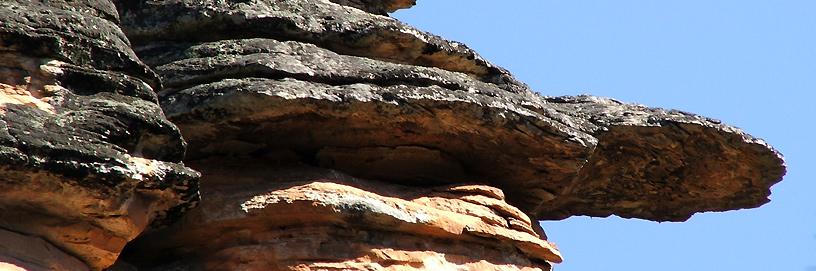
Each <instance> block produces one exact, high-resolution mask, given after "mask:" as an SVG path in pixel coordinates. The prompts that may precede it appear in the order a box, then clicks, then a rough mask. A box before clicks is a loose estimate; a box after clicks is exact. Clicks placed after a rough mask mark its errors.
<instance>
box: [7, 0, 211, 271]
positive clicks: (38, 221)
mask: <svg viewBox="0 0 816 271" xmlns="http://www.w3.org/2000/svg"><path fill="white" fill-rule="evenodd" d="M115 15H116V13H115V9H114V6H113V4H112V3H111V2H109V1H91V0H88V1H5V2H3V3H0V229H2V230H9V231H14V232H16V233H19V234H20V235H23V236H25V238H27V239H32V240H36V239H37V238H42V239H43V240H45V241H47V242H48V243H50V244H51V245H53V246H54V247H57V248H59V249H61V250H63V251H65V252H66V253H68V254H71V255H73V256H75V257H77V258H78V259H80V260H81V261H82V262H84V264H87V265H88V266H89V267H90V268H91V269H101V268H104V267H107V266H109V265H110V264H112V263H113V262H114V261H115V260H116V258H117V256H118V254H119V252H120V251H121V249H122V248H123V247H124V246H125V244H126V243H127V241H129V240H131V239H133V238H135V237H136V236H137V235H138V234H139V233H141V232H142V231H143V230H144V229H145V228H146V227H147V226H148V225H149V224H150V223H151V222H153V221H157V220H160V219H163V218H164V217H167V216H168V215H170V216H172V215H175V213H177V212H179V211H181V210H183V209H184V208H185V206H187V205H189V204H190V203H191V202H192V201H194V200H195V199H196V198H197V192H196V191H197V190H196V189H197V187H196V185H195V178H196V177H197V173H196V172H194V171H192V170H190V169H188V168H185V167H184V166H183V165H182V164H181V163H180V161H181V158H182V157H183V155H184V148H185V146H184V142H183V141H182V140H181V134H180V133H179V130H178V129H177V128H176V126H175V125H173V124H172V123H170V122H169V121H168V120H167V119H166V118H165V117H164V114H163V113H162V111H161V108H160V107H159V105H158V103H157V97H156V94H155V93H154V92H153V87H154V86H158V85H159V81H158V77H157V76H156V75H155V73H153V72H152V71H150V70H149V68H147V66H145V65H144V64H142V63H141V61H139V60H138V58H137V57H136V55H135V53H134V52H133V50H131V49H130V45H129V43H128V41H127V39H126V38H125V36H124V34H123V33H122V32H121V30H119V28H118V26H117V25H116V21H117V19H116V18H117V17H116V16H115ZM17 252H19V253H23V254H20V255H16V256H14V257H15V258H16V259H25V258H30V259H39V260H42V261H44V262H46V263H47V262H48V260H47V259H48V258H40V256H48V255H45V254H41V253H40V252H38V251H35V250H22V249H21V250H19V251H17ZM27 252H31V253H34V255H24V254H25V253H27ZM6 256H7V255H6ZM55 260H56V259H55ZM60 261H62V260H60ZM30 264H34V265H40V263H38V262H36V261H33V262H30ZM66 264H68V263H66ZM23 267H25V266H23ZM45 267H48V268H56V267H53V266H52V267H49V266H44V267H43V268H45ZM65 267H66V268H65V269H63V270H79V269H75V268H73V267H72V265H66V266H65ZM69 267H70V268H69ZM31 268H33V269H34V270H37V269H38V268H39V267H36V266H35V267H31ZM57 269H62V268H61V267H60V268H57Z"/></svg>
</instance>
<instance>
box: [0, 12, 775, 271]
mask: <svg viewBox="0 0 816 271" xmlns="http://www.w3.org/2000/svg"><path fill="white" fill-rule="evenodd" d="M412 5H414V1H412V0H406V1H403V0H389V1H369V0H286V1H278V0H203V1H202V0H120V1H108V0H78V1H67V0H52V1H43V0H37V1H23V0H13V1H4V2H3V3H0V268H10V269H29V270H40V269H52V270H82V269H91V270H100V269H103V268H106V267H108V266H110V265H111V264H112V263H113V262H114V261H116V260H117V257H119V256H120V255H119V253H120V251H121V250H122V248H123V247H124V246H125V244H126V243H127V242H129V241H130V243H129V244H128V246H127V248H126V249H125V252H124V253H123V254H122V256H121V257H119V258H118V262H117V264H116V265H115V266H113V267H111V270H128V271H132V270H550V269H551V267H552V264H554V263H558V262H561V261H562V260H563V258H562V257H561V254H560V252H559V251H558V249H557V248H556V247H555V246H554V245H553V244H551V243H549V242H548V241H546V239H547V237H546V234H545V233H544V230H543V229H541V228H540V226H539V225H538V223H536V220H538V219H563V218H567V217H570V216H574V215H590V216H609V215H618V216H622V217H631V218H642V219H650V220H656V221H682V220H685V219H688V218H689V217H690V216H691V215H693V214H694V213H697V212H705V211H725V210H733V209H740V208H752V207H757V206H760V205H762V204H763V203H765V202H767V200H768V195H769V193H770V190H769V188H770V187H771V186H772V185H773V184H774V183H776V182H778V181H780V180H781V177H782V176H783V175H784V173H785V168H784V162H783V160H782V158H781V155H780V154H778V153H777V152H776V151H775V150H774V149H773V148H771V147H770V146H769V145H767V144H766V143H765V142H763V141H762V140H760V139H756V138H754V137H751V136H750V135H747V134H746V133H744V132H742V131H740V130H739V129H736V128H733V127H730V126H727V125H724V124H722V123H720V122H719V121H717V120H712V119H708V118H705V117H700V116H697V115H693V114H689V113H685V112H679V111H673V110H663V109H655V108H648V107H645V106H641V105H634V104H625V103H621V102H618V101H615V100H611V99H606V98H598V97H592V96H578V97H545V96H540V95H539V94H536V93H534V92H532V91H531V90H529V89H528V87H527V86H526V85H525V84H523V83H521V82H519V81H517V80H516V79H514V78H513V77H512V75H510V73H509V72H507V71H506V70H505V69H503V68H501V67H498V66H495V65H493V64H491V63H489V62H487V61H486V60H484V59H483V58H481V57H480V56H479V55H478V54H476V53H475V52H473V51H472V50H471V49H469V48H468V47H466V46H464V45H462V44H459V43H456V42H452V41H447V40H444V39H442V38H440V37H437V36H434V35H431V34H428V33H425V32H422V31H419V30H416V29H414V28H412V27H410V26H407V25H405V24H403V23H401V22H399V21H397V20H395V19H393V18H390V17H388V16H387V13H388V12H392V11H394V10H396V9H399V8H407V7H410V6H412ZM171 121H172V123H171ZM176 125H178V126H176ZM177 127H178V128H177ZM182 134H183V135H184V138H186V140H187V141H188V143H187V144H189V145H188V146H189V149H190V151H189V152H187V154H186V156H185V142H184V141H183V140H182ZM182 160H184V162H185V163H186V164H187V165H189V166H190V167H191V168H195V169H198V170H200V171H201V172H202V173H203V177H202V181H201V183H200V190H201V193H202V194H203V201H202V202H201V204H200V206H199V207H198V208H195V209H192V210H189V209H190V207H193V206H194V205H195V203H196V202H197V200H198V191H199V183H198V182H197V178H198V176H199V175H198V173H196V172H195V171H193V170H191V169H189V168H187V167H185V166H184V164H182V163H181V161H182ZM185 212H186V214H185ZM174 221H176V222H175V223H173V222H174ZM151 224H152V225H153V226H154V227H149V226H150V225H151ZM156 226H166V227H156ZM137 235H139V237H138V238H137V239H135V240H133V241H131V240H132V239H133V238H134V237H136V236H137ZM9 244H11V245H9ZM15 244H19V245H15Z"/></svg>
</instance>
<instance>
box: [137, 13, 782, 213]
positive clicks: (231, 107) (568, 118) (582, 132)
mask: <svg viewBox="0 0 816 271" xmlns="http://www.w3.org/2000/svg"><path fill="white" fill-rule="evenodd" d="M305 10H308V11H309V12H295V11H305ZM171 13H172V14H173V15H172V16H171V15H170V14H171ZM340 13H343V14H346V15H343V16H341V15H340ZM122 14H124V15H123V18H125V19H123V20H124V21H125V29H127V30H128V34H129V35H131V36H133V37H134V39H136V40H138V41H139V42H138V44H137V45H136V51H137V53H138V54H139V55H140V56H141V57H142V58H143V59H144V60H145V62H146V63H148V64H149V65H150V66H152V67H154V69H155V71H156V72H157V73H159V74H160V76H161V77H162V78H163V82H164V83H165V85H166V88H165V89H164V90H163V91H162V92H161V93H160V96H161V103H162V107H163V108H164V109H165V111H166V113H167V114H168V116H169V117H170V118H171V119H172V120H173V121H174V122H175V123H176V124H178V125H179V126H180V127H181V129H182V131H183V132H184V134H185V136H186V138H187V139H188V140H189V142H190V144H191V145H192V146H195V147H194V148H192V149H193V151H192V152H191V153H190V155H189V156H188V159H191V160H195V159H199V158H204V157H210V156H221V155H250V154H258V153H265V152H269V151H290V152H293V153H296V154H297V156H296V157H294V158H293V159H294V160H296V161H305V162H308V163H311V164H314V165H318V166H321V167H327V168H334V169H338V170H342V171H344V172H347V173H350V174H353V175H354V176H359V177H365V178H371V179H377V180H386V181H392V182H397V183H401V184H409V185H411V184H413V185H425V184H444V183H452V182H478V183H490V184H491V185H494V186H496V187H499V188H501V189H504V190H505V191H506V192H507V193H508V195H510V199H509V201H510V202H512V203H513V204H514V205H516V206H518V207H519V208H520V209H521V210H523V211H524V212H525V213H527V214H530V215H532V216H533V217H535V218H538V219H563V218H566V217H569V216H572V215H593V216H608V215H612V214H615V215H619V216H623V217H633V218H644V219H651V220H657V221H682V220H685V219H688V218H689V217H690V216H691V215H692V214H694V213H696V212H700V211H724V210H732V209H739V208H750V207H756V206H759V205H761V204H763V203H765V202H767V197H768V195H769V193H770V192H769V189H768V188H769V187H770V186H771V185H773V184H774V183H776V182H778V181H779V180H780V179H781V176H782V175H783V174H784V166H782V164H783V162H782V160H781V158H780V155H779V154H778V153H776V151H774V150H773V149H772V148H770V147H769V146H768V145H767V144H765V143H764V142H762V141H761V140H758V139H755V138H753V137H751V136H749V135H747V134H745V133H743V132H742V131H740V130H738V129H736V128H733V127H729V126H727V125H723V124H721V123H720V122H719V121H716V120H711V119H708V118H704V117H700V116H696V115H693V114H688V113H684V112H678V111H671V110H662V109H655V108H648V107H644V106H638V105H630V104H624V103H621V102H618V101H614V100H611V99H604V98H596V97H590V96H582V97H542V96H540V95H538V94H535V93H533V92H532V91H530V90H529V89H527V87H526V86H525V85H523V84H521V83H514V82H516V81H515V80H514V79H512V77H511V76H510V75H509V74H507V73H506V72H505V71H504V70H503V69H501V68H497V67H495V66H493V65H492V64H490V63H487V62H485V61H483V60H481V58H479V57H478V56H477V55H476V54H475V53H473V52H472V51H470V50H469V49H467V48H466V47H460V46H458V44H456V43H454V42H449V41H445V40H442V39H439V38H438V37H434V36H431V35H429V34H424V33H422V32H418V31H416V30H413V29H410V28H409V27H407V26H404V25H402V24H400V23H398V22H396V21H394V20H393V19H391V18H388V17H384V16H376V15H372V14H368V13H365V12H363V11H359V10H349V9H348V8H344V7H341V6H338V5H335V4H333V3H330V2H328V1H317V0H316V1H287V2H286V3H280V2H277V1H251V3H237V2H236V3H229V4H227V3H222V2H213V3H209V2H208V4H206V5H205V4H196V3H194V2H190V1H181V0H179V1H162V2H154V1H144V2H141V4H139V5H134V6H133V7H132V9H130V10H126V11H123V13H122ZM327 14H331V15H327ZM205 15H206V16H205ZM129 18H130V19H129ZM137 18H138V19H140V20H138V21H137V20H136V19H137ZM177 18H183V20H182V19H177ZM261 22H267V24H261ZM272 22H277V25H276V26H273V27H269V25H270V24H272ZM216 25H217V26H216ZM262 25H263V27H261V26H262ZM278 28H280V29H278ZM283 28H285V29H283ZM182 32H183V33H182ZM339 33H343V34H339ZM351 33H353V34H351ZM185 35H186V36H185ZM386 36H388V37H392V36H400V37H402V38H399V39H391V38H385V37H386ZM152 40H157V41H153V42H151V41H152ZM407 44H414V45H410V46H409V45H407ZM381 47H382V48H386V47H387V48H392V49H393V48H400V49H399V50H397V51H394V50H390V49H389V51H387V52H386V51H383V50H380V49H377V48H381ZM437 47H438V48H447V49H440V50H425V49H419V48H426V49H427V48H437ZM457 48H458V49H457ZM409 56H411V57H409ZM471 56H472V57H471ZM427 59H434V61H426V60H427ZM496 78H505V79H506V80H504V79H502V80H493V79H496ZM722 168H728V169H729V170H728V171H723V170H721V169H722ZM617 180H626V181H617Z"/></svg>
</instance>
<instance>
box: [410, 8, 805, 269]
mask: <svg viewBox="0 0 816 271" xmlns="http://www.w3.org/2000/svg"><path fill="white" fill-rule="evenodd" d="M394 16H395V17H397V18H399V19H401V20H403V21H405V22H407V23H409V24H411V25H414V26H416V27H418V28H420V29H422V30H426V31H429V32H432V33H435V34H437V35H441V36H443V37H445V38H447V39H450V40H456V41H461V42H464V43H466V44H468V45H469V46H470V47H472V48H474V49H476V50H477V51H478V52H480V54H481V55H482V56H484V57H485V58H487V59H489V60H491V61H492V62H493V63H496V64H498V65H501V66H503V67H505V68H507V69H509V70H510V71H511V72H513V73H514V74H515V75H516V76H517V77H518V78H519V79H521V80H522V81H525V82H527V83H528V84H530V86H531V87H532V88H533V89H535V90H536V91H539V92H541V93H542V94H544V95H575V94H581V93H587V94H593V95H599V96H607V97H613V98H617V99H619V100H623V101H626V102H637V103H642V104H646V105H650V106H657V107H666V108H676V109H682V110H685V111H691V112H695V113H698V114H702V115H706V116H709V117H714V118H718V119H721V120H723V121H724V122H725V123H728V124H731V125H735V126H737V127H740V128H743V129H744V130H746V131H747V132H749V133H751V134H753V135H755V136H758V137H761V138H764V139H765V140H767V141H768V142H769V143H771V144H773V145H774V146H776V147H777V148H778V149H779V150H780V151H781V152H782V153H783V154H785V156H786V160H787V163H788V175H787V176H786V177H785V179H784V181H782V182H781V183H779V184H777V185H776V186H774V187H773V189H772V192H773V195H772V196H771V200H772V201H771V203H769V204H767V205H765V206H763V207H761V208H759V209H753V210H741V211H731V212H725V213H705V214H697V215H695V216H694V217H692V218H691V220H689V221H688V222H684V223H655V222H650V221H643V220H637V219H631V220H626V219H621V218H617V217H612V218H587V217H574V218H571V219H567V220H565V221H545V222H543V223H542V225H543V226H544V228H545V230H547V232H548V235H549V236H550V240H551V241H554V242H556V243H557V244H558V245H559V246H560V247H561V250H562V252H563V254H564V255H565V257H566V262H565V263H563V264H561V265H558V266H556V270H559V271H603V270H627V271H641V270H643V271H645V270H648V271H655V270H661V271H673V270H677V271H680V270H682V271H706V270H711V271H715V270H716V271H722V270H735V271H737V270H738V271H777V270H779V271H789V270H791V271H816V182H814V181H816V180H814V179H813V177H814V176H816V174H814V172H815V171H816V170H815V168H816V159H814V154H816V148H815V147H816V144H814V143H813V142H814V139H816V138H815V135H816V133H814V132H816V131H814V130H815V129H814V128H813V127H814V119H816V109H814V108H816V104H815V103H816V1H813V0H799V1H784V0H780V1H772V0H765V1H754V0H670V1H643V0H640V1H633V0H506V1H496V0H419V4H418V6H416V7H414V8H413V9H409V10H404V11H399V12H397V13H396V14H395V15H394Z"/></svg>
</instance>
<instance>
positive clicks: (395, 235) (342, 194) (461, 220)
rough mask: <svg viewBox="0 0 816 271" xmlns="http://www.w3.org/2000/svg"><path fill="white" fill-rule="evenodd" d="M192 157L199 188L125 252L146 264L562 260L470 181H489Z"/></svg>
mask: <svg viewBox="0 0 816 271" xmlns="http://www.w3.org/2000/svg"><path fill="white" fill-rule="evenodd" d="M191 166H193V167H196V168H202V169H203V170H204V171H203V175H204V177H203V178H202V197H203V198H205V199H207V200H206V201H203V202H202V204H201V205H200V206H199V207H198V208H197V209H195V210H193V211H191V212H190V213H189V214H188V215H187V216H185V217H184V219H183V220H182V221H180V223H178V224H176V225H174V226H172V227H169V228H167V229H164V230H161V231H158V232H154V233H151V234H148V235H145V236H142V237H140V238H139V239H138V240H137V241H136V242H135V243H134V244H132V245H131V246H130V247H129V249H128V251H129V252H133V253H132V254H131V253H128V254H126V255H125V260H126V261H128V262H130V263H132V264H136V265H137V266H139V267H140V268H147V270H152V269H150V268H153V269H155V270H163V269H165V268H170V266H173V267H181V266H184V267H186V268H193V269H195V268H202V269H207V270H440V269H439V268H459V269H465V270H549V269H550V265H549V264H548V263H547V262H548V261H549V262H560V261H561V260H562V258H561V256H560V253H559V252H558V250H557V249H555V248H554V247H553V246H552V245H551V244H550V243H548V242H547V241H545V240H542V239H540V238H539V236H538V234H536V233H535V231H534V230H533V229H532V227H533V226H532V225H531V224H530V220H529V218H527V216H526V215H524V214H523V213H521V211H519V210H518V209H516V208H515V207H512V206H511V205H509V204H507V203H505V202H504V201H503V200H501V199H498V198H495V197H488V196H483V195H482V194H484V193H483V192H480V191H496V190H497V189H495V188H492V187H488V186H476V185H468V186H463V188H461V189H460V188H459V186H455V185H454V186H446V187H406V186H400V185H393V184H387V183H380V182H375V181H368V180H364V179H358V178H354V177H351V176H348V175H345V174H343V173H340V172H337V171H333V170H326V169H322V168H314V167H308V166H298V165H282V166H279V167H270V163H269V161H264V160H259V159H257V158H248V159H246V160H243V159H240V158H230V159H226V160H201V161H196V162H194V163H193V164H191ZM238 167H240V168H241V170H240V171H238V172H236V171H235V170H234V169H235V168H238ZM475 187H479V188H475ZM470 191H473V192H474V193H471V192H470ZM511 220H521V221H524V222H522V223H518V224H511V223H510V222H509V221H511ZM203 236H209V238H202V237H203ZM294 244H297V245H294Z"/></svg>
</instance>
